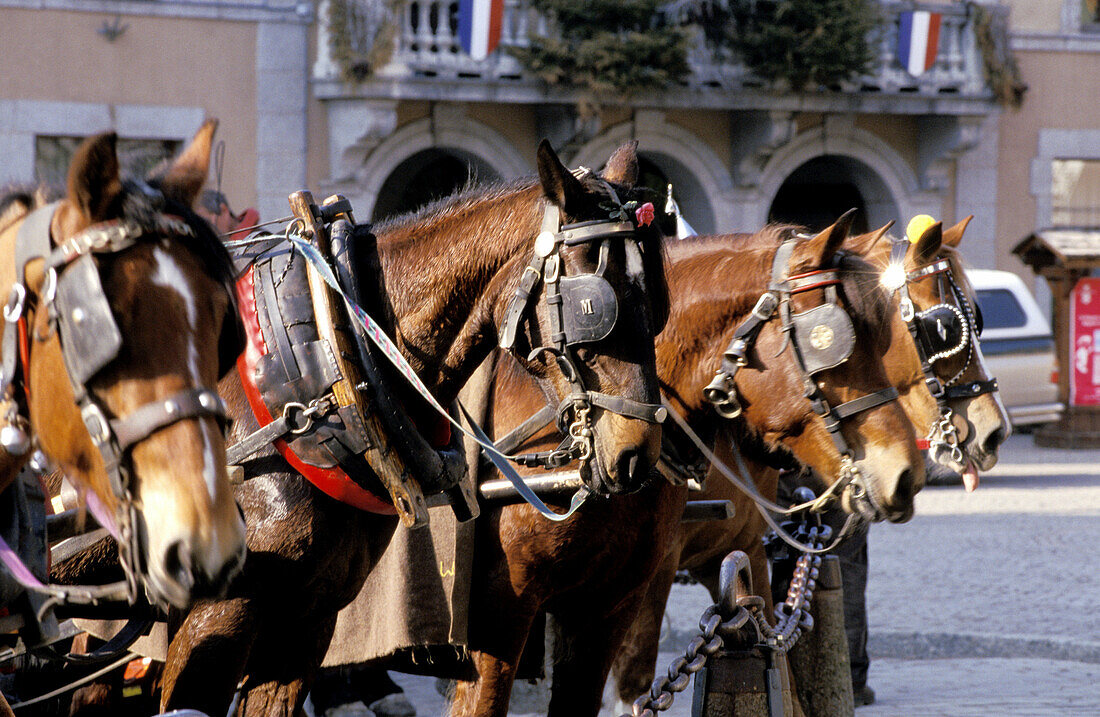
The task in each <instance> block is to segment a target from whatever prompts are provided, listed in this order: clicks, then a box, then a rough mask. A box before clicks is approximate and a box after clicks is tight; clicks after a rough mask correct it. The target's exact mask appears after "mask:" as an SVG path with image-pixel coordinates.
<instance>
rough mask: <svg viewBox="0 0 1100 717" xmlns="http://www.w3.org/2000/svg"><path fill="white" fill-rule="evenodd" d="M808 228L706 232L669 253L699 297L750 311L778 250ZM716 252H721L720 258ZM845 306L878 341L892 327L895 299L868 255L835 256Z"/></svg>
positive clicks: (844, 253)
mask: <svg viewBox="0 0 1100 717" xmlns="http://www.w3.org/2000/svg"><path fill="white" fill-rule="evenodd" d="M805 232H806V229H805V228H804V227H801V226H797V225H793V224H768V225H767V226H765V227H764V228H763V229H761V230H760V231H758V232H754V233H751V234H749V233H737V234H722V235H711V236H700V237H694V238H691V239H687V240H683V241H676V242H669V243H668V251H669V257H670V258H672V259H674V260H675V262H674V264H673V266H675V267H677V269H676V270H674V271H676V272H677V273H680V272H683V275H684V277H685V279H686V280H687V281H689V282H690V285H691V287H692V289H691V290H692V292H693V293H694V295H695V297H696V299H698V300H703V301H712V302H716V303H718V304H727V305H729V308H730V310H731V311H733V312H736V313H739V314H744V313H748V311H750V310H751V309H752V307H753V306H754V305H755V304H756V301H757V300H758V299H759V298H760V295H761V294H762V293H763V292H764V291H765V290H766V288H767V284H768V282H769V281H770V278H771V271H772V260H773V258H774V256H775V249H776V248H777V247H778V246H779V244H780V243H781V242H783V241H784V240H786V239H788V238H790V237H791V236H794V235H801V234H803V233H805ZM716 254H717V255H718V256H716ZM834 263H835V265H836V268H837V269H838V270H839V271H838V276H839V278H840V282H841V283H840V290H841V293H842V294H843V297H844V302H845V306H846V307H847V309H848V314H849V315H850V316H851V318H852V321H853V323H854V324H856V328H857V331H859V332H860V333H861V334H863V335H864V336H868V337H871V338H873V339H874V340H876V341H878V340H881V339H882V338H884V337H885V334H884V333H883V332H884V330H888V329H887V328H886V327H888V326H889V324H888V322H887V321H885V317H887V316H888V312H889V311H890V297H889V295H888V294H887V293H886V290H885V289H884V288H883V287H882V285H881V284H880V282H879V276H880V274H881V272H879V271H878V270H877V269H875V267H873V266H872V265H871V264H870V263H868V262H867V261H866V260H865V259H864V258H863V257H861V256H859V255H857V254H853V253H851V252H847V251H844V250H841V251H838V252H837V253H836V258H835V260H834Z"/></svg>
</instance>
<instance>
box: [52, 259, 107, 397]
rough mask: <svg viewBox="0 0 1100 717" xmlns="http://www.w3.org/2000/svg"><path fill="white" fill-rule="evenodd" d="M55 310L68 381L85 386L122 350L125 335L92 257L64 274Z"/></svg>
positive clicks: (72, 266)
mask: <svg viewBox="0 0 1100 717" xmlns="http://www.w3.org/2000/svg"><path fill="white" fill-rule="evenodd" d="M55 306H56V308H57V323H58V333H59V335H60V338H61V351H62V355H63V356H64V359H65V366H66V368H67V369H68V372H69V378H70V379H71V380H72V381H73V383H74V384H77V385H83V384H86V383H88V381H89V379H91V378H92V377H93V376H95V375H96V374H97V373H99V372H100V371H101V370H102V369H103V367H104V366H106V365H107V364H109V363H110V362H111V361H113V360H114V359H115V357H116V356H118V352H119V351H120V350H121V348H122V333H121V332H120V331H119V328H118V324H117V323H116V322H115V317H114V314H113V313H112V311H111V305H110V302H108V300H107V295H106V294H105V293H104V291H103V283H102V281H101V280H100V276H99V267H98V266H97V265H96V261H95V259H93V258H92V256H91V255H89V254H85V255H83V256H81V257H79V258H77V259H76V260H74V261H72V262H71V263H70V264H69V265H68V266H67V267H65V269H63V270H62V271H61V274H60V275H59V276H58V279H57V298H56V300H55Z"/></svg>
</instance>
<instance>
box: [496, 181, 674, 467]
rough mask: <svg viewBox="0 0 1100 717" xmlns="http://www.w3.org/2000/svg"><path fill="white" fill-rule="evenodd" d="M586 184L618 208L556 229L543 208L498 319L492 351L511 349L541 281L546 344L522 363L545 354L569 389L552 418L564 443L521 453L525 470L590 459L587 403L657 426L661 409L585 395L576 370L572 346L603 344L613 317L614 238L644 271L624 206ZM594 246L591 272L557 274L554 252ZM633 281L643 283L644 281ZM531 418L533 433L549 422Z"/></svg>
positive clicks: (550, 211)
mask: <svg viewBox="0 0 1100 717" xmlns="http://www.w3.org/2000/svg"><path fill="white" fill-rule="evenodd" d="M589 173H590V170H587V169H586V168H581V169H580V170H578V171H577V172H575V173H574V174H577V175H578V178H583V177H585V176H587V175H588V174H589ZM594 179H595V180H596V181H598V182H600V184H602V185H603V187H604V189H605V191H607V192H608V195H609V197H610V198H611V201H612V202H613V203H614V205H615V206H616V207H617V208H618V209H619V212H618V216H617V217H616V218H613V219H611V220H595V221H587V222H580V223H577V224H566V225H562V224H561V212H560V210H559V209H558V207H557V206H556V205H554V204H551V203H546V204H545V205H544V209H543V217H542V229H541V231H540V232H539V235H538V237H536V239H535V248H534V253H533V255H532V257H531V260H530V261H529V262H528V264H527V266H526V267H525V268H524V270H523V274H522V276H521V277H520V281H519V286H518V287H517V289H516V293H515V295H514V296H513V297H512V300H511V302H509V305H508V308H507V310H506V311H505V314H504V321H503V326H502V329H501V332H500V347H501V348H502V349H505V350H513V349H514V348H515V345H516V338H517V335H518V333H519V328H520V324H521V323H522V321H523V320H524V317H525V316H526V314H527V310H528V308H530V307H531V306H532V299H533V296H534V292H535V289H536V287H537V286H538V284H539V283H540V282H541V283H542V285H543V292H542V296H543V301H544V302H545V303H546V306H547V314H548V316H549V322H550V337H549V340H550V344H549V345H544V346H539V347H537V348H535V349H533V350H532V351H531V352H530V354H529V355H528V356H527V360H528V361H533V360H534V359H535V358H537V357H538V356H539V355H540V354H542V353H549V354H550V355H551V356H553V357H554V359H555V361H556V362H557V364H558V367H559V368H560V370H561V372H562V374H564V376H565V379H566V381H568V382H569V385H570V392H569V394H568V395H566V396H565V397H564V398H562V399H561V401H560V402H559V404H558V408H557V418H556V420H557V425H558V428H559V429H560V430H561V432H562V433H563V434H564V435H566V436H567V438H566V439H565V441H564V442H563V443H562V446H560V447H559V448H558V449H557V450H555V451H549V452H546V453H540V454H531V455H528V456H522V457H521V460H520V461H519V462H520V463H522V464H525V465H542V466H544V467H550V468H555V467H561V466H562V465H564V464H565V463H568V462H569V461H570V460H574V459H575V460H579V461H580V462H581V464H582V465H583V464H585V463H587V462H588V461H590V460H591V459H592V456H593V438H594V427H593V425H592V422H591V416H590V413H591V410H592V407H593V406H596V407H599V408H602V409H604V410H607V411H611V412H613V413H617V414H619V415H621V416H626V417H628V418H636V419H639V420H642V421H646V422H648V423H661V422H662V421H664V419H665V417H666V416H667V411H666V409H665V407H664V406H662V405H661V404H660V403H642V402H639V401H634V400H632V399H629V398H625V397H622V396H611V395H609V394H606V393H601V392H599V391H592V390H589V389H588V388H586V387H585V385H584V381H583V380H582V378H581V373H580V371H579V370H578V369H577V360H578V359H577V356H576V353H575V352H576V350H577V348H578V347H579V346H582V345H585V344H591V343H596V342H599V341H602V340H603V339H606V338H607V337H608V336H609V335H610V334H611V332H612V331H613V330H614V328H615V323H616V321H617V319H618V311H619V301H618V297H617V296H616V294H615V289H614V288H613V287H612V286H611V283H610V282H609V281H608V280H607V279H606V278H604V273H605V272H606V270H607V262H608V254H609V252H610V243H611V242H612V241H615V240H622V241H623V246H624V248H625V251H626V253H627V259H628V261H627V263H628V265H630V264H631V262H633V261H636V262H637V265H638V266H639V267H642V266H644V262H643V260H642V251H643V248H642V246H641V243H640V242H641V240H640V239H638V238H637V236H636V235H635V226H634V224H633V223H632V222H631V221H629V220H628V219H626V218H625V217H626V213H625V211H623V206H624V205H623V204H622V203H621V202H620V201H619V198H618V196H617V195H616V193H615V190H614V189H613V188H612V187H611V185H610V184H608V183H607V182H604V181H603V180H602V179H599V178H598V177H594ZM594 242H599V261H598V263H597V267H596V271H595V272H593V273H586V274H578V275H576V276H566V275H564V273H563V260H562V257H561V247H562V246H576V245H578V244H588V243H594ZM641 271H642V270H641V269H639V272H641ZM639 279H640V280H644V276H642V277H639ZM570 413H572V417H570ZM539 417H542V418H541V423H540V424H539V425H538V426H537V427H535V430H536V431H537V430H538V429H539V428H541V427H542V426H544V425H546V423H547V422H548V421H549V417H547V416H546V413H545V412H540V413H538V414H536V416H535V417H533V420H534V419H536V418H539ZM528 423H530V421H528ZM525 425H526V424H525Z"/></svg>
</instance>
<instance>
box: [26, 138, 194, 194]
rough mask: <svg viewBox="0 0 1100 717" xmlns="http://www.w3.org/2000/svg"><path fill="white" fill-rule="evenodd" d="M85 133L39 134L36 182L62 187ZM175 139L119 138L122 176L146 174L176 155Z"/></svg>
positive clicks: (36, 142)
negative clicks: (63, 134) (67, 134)
mask: <svg viewBox="0 0 1100 717" xmlns="http://www.w3.org/2000/svg"><path fill="white" fill-rule="evenodd" d="M83 141H84V138H83V137H49V136H41V135H40V136H38V137H36V138H35V142H34V178H35V181H36V182H39V183H42V184H47V185H52V186H57V187H63V186H64V185H65V178H66V176H67V174H68V171H69V163H70V162H71V161H72V158H73V154H74V153H75V152H76V148H77V147H79V146H80V143H81V142H83ZM181 144H182V143H181V142H180V141H179V140H173V139H124V138H121V137H120V138H119V140H118V158H119V162H120V163H121V164H122V176H124V177H127V176H133V177H143V176H145V174H146V173H147V172H148V171H149V170H151V169H153V168H154V167H156V166H157V165H158V164H160V163H161V162H162V161H164V160H165V159H169V158H171V157H173V156H175V154H176V152H177V151H179V149H180V147H181Z"/></svg>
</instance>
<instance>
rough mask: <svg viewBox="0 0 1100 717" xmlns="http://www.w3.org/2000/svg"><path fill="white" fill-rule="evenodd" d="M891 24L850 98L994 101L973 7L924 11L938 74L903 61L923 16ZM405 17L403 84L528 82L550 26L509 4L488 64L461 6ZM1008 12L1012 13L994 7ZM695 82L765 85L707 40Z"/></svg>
mask: <svg viewBox="0 0 1100 717" xmlns="http://www.w3.org/2000/svg"><path fill="white" fill-rule="evenodd" d="M343 2H346V3H347V4H348V7H349V10H350V11H351V12H352V13H356V12H357V8H358V9H359V10H361V11H362V14H363V15H367V14H369V13H370V12H372V11H373V12H375V13H376V12H377V8H378V6H379V5H380V4H381V3H378V2H377V0H343ZM325 4H327V3H322V8H321V11H320V12H319V20H320V22H321V35H320V40H321V42H320V47H321V52H320V57H319V58H318V62H317V64H316V65H315V67H314V75H315V78H316V79H319V80H337V79H339V77H340V68H339V67H338V66H337V64H336V63H335V61H333V60H332V59H331V58H332V53H331V51H330V49H329V48H328V46H327V43H330V42H331V41H332V38H333V32H332V28H330V27H328V25H327V23H328V13H327V12H326V11H325V8H324V5H325ZM881 6H882V16H883V18H884V22H883V25H882V26H880V27H879V28H878V29H877V30H876V31H875V33H874V35H873V36H872V38H871V41H872V43H873V46H874V47H875V48H877V52H876V56H875V61H874V65H873V71H872V72H871V73H870V74H868V75H865V76H862V77H859V78H854V79H853V80H850V81H847V82H845V83H842V85H841V87H840V89H841V91H843V92H846V93H853V92H854V93H904V94H912V95H921V96H939V95H955V96H962V97H974V96H987V95H988V94H989V90H988V88H987V86H986V80H985V76H984V70H983V65H982V58H981V53H980V51H979V48H978V43H977V39H976V27H975V25H976V22H975V18H974V16H973V14H972V13H971V12H969V11H968V8H967V6H966V4H963V3H952V4H950V5H939V4H935V5H933V4H930V5H928V6H927V7H926V8H924V9H928V10H932V11H934V12H939V13H941V14H942V20H941V28H940V39H939V52H938V54H937V57H936V61H935V64H934V65H933V67H932V68H931V69H930V70H929V71H927V72H925V73H924V74H922V75H920V76H919V77H913V76H912V75H910V74H909V73H908V72H907V71H906V70H905V68H904V67H902V65H901V63H900V62H899V61H898V59H897V53H896V48H897V37H898V28H899V23H900V13H901V12H902V11H905V10H913V9H922V7H921V6H919V5H918V6H916V8H914V4H913V3H912V2H906V1H900V0H883V2H882V3H881ZM398 8H399V10H400V17H398V18H390V19H389V21H390V22H396V23H398V25H399V31H398V32H396V33H393V34H392V37H393V40H392V41H393V43H394V44H393V48H392V52H391V53H389V60H388V62H387V63H386V64H385V65H384V66H383V67H380V68H374V76H377V77H384V78H390V79H398V78H415V77H421V78H440V79H451V80H471V81H473V80H482V81H503V82H509V81H513V82H514V81H520V80H523V79H524V76H523V68H522V67H521V66H520V64H519V62H517V61H516V59H515V58H513V57H512V56H511V55H510V54H509V53H508V52H507V51H506V48H508V47H522V46H525V45H526V44H527V43H528V38H529V36H530V35H532V34H534V35H538V34H545V33H546V32H547V31H548V28H549V24H548V23H547V21H546V19H545V18H544V17H541V16H540V15H538V14H537V13H535V12H534V11H533V10H531V8H530V7H529V6H528V4H527V2H526V0H505V2H504V15H503V28H502V33H501V42H500V48H499V49H498V51H497V52H494V53H493V54H491V55H490V56H489V57H487V58H486V59H484V60H474V59H473V58H472V57H470V56H469V55H467V54H466V53H465V52H464V51H463V50H462V47H461V45H460V43H459V40H458V34H457V28H458V2H457V0H404V2H403V3H398ZM991 9H992V10H993V11H994V12H1004V11H1005V9H1004V8H997V7H992V8H991ZM689 64H690V66H691V68H692V73H691V75H690V76H689V77H688V78H687V79H686V81H685V85H686V88H696V89H711V90H714V89H721V90H727V91H738V90H751V89H756V88H759V87H761V86H762V85H763V83H762V82H761V81H760V80H759V78H756V77H754V76H753V75H752V73H751V72H750V71H749V70H748V69H747V68H746V67H745V66H744V65H742V64H740V63H736V62H723V61H719V60H716V59H715V58H714V57H713V56H712V55H711V53H710V52H709V51H708V50H707V49H706V48H705V47H704V46H703V43H702V41H701V39H700V41H699V42H697V43H695V44H694V49H693V50H692V51H691V53H690V55H689Z"/></svg>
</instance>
